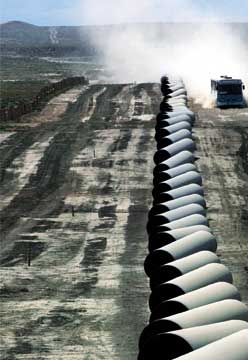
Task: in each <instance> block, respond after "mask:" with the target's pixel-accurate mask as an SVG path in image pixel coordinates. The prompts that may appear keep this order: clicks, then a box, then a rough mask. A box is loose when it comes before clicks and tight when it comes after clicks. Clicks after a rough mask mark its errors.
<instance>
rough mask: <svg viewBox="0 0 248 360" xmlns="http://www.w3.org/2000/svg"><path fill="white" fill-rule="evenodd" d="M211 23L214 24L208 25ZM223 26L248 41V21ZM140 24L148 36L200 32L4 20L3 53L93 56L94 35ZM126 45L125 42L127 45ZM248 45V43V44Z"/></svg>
mask: <svg viewBox="0 0 248 360" xmlns="http://www.w3.org/2000/svg"><path fill="white" fill-rule="evenodd" d="M206 26H210V27H211V25H206ZM223 26H225V27H227V28H228V29H230V30H231V31H232V32H233V33H237V34H238V36H239V38H241V39H242V40H244V41H245V42H246V43H247V44H248V41H247V40H248V24H247V23H235V24H224V25H223ZM132 27H134V28H137V27H138V28H139V30H141V31H144V34H145V35H146V36H148V37H150V38H151V37H152V36H154V37H160V38H161V39H166V38H169V39H170V40H177V39H178V38H180V39H185V41H187V40H188V38H189V36H191V35H192V33H196V34H197V31H198V28H199V24H196V23H195V24H183V23H171V24H169V23H166V24H163V23H159V24H132V25H113V26H111V25H108V26H54V27H52V26H36V25H33V24H28V23H25V22H21V21H11V22H8V23H5V24H0V47H1V52H2V54H17V55H27V56H66V55H70V56H73V55H75V56H91V55H94V54H96V53H97V52H96V49H95V48H94V45H93V44H92V38H94V37H96V36H98V35H99V34H101V36H103V37H104V39H108V37H109V35H110V34H111V33H112V32H113V31H114V32H123V31H125V30H126V29H130V28H132ZM123 46H124V45H123ZM247 48H248V45H247Z"/></svg>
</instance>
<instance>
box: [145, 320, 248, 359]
mask: <svg viewBox="0 0 248 360" xmlns="http://www.w3.org/2000/svg"><path fill="white" fill-rule="evenodd" d="M245 329H246V330H247V332H248V323H247V322H246V321H242V320H229V321H224V322H220V323H217V324H209V325H204V326H196V327H192V328H189V329H182V330H175V331H171V332H168V333H162V334H158V335H155V336H153V337H151V338H150V339H149V340H148V341H147V342H146V343H145V345H144V347H143V348H142V349H141V350H140V353H139V356H138V360H151V359H156V360H171V359H175V358H178V356H182V355H184V354H190V353H191V352H192V351H195V350H197V349H201V348H202V347H204V346H206V345H209V344H211V343H213V342H215V341H217V340H220V339H223V338H226V337H227V336H229V335H232V334H236V333H238V332H239V331H241V330H245ZM247 340H248V337H247ZM247 350H248V346H247ZM247 354H248V352H247ZM222 355H223V354H222ZM198 359H202V358H201V357H199V358H198ZM208 359H210V358H208ZM225 359H226V357H225Z"/></svg>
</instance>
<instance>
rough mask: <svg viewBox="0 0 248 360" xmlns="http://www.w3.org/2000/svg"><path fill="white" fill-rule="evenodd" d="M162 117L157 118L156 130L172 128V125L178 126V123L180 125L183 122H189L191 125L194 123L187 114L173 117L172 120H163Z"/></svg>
mask: <svg viewBox="0 0 248 360" xmlns="http://www.w3.org/2000/svg"><path fill="white" fill-rule="evenodd" d="M161 117H162V116H158V117H157V124H156V127H155V129H161V127H166V126H170V125H173V124H177V123H179V122H181V121H187V122H189V123H190V124H191V125H192V123H193V120H192V118H191V117H190V116H189V115H187V114H180V115H177V116H173V117H170V118H165V117H164V118H161Z"/></svg>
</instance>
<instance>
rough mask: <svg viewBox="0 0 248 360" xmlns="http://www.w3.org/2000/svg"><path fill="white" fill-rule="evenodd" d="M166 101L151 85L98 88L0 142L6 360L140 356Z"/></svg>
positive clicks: (45, 111)
mask: <svg viewBox="0 0 248 360" xmlns="http://www.w3.org/2000/svg"><path fill="white" fill-rule="evenodd" d="M159 101H160V94H159V88H158V86H156V85H153V84H141V85H137V86H133V85H106V86H105V85H95V86H91V87H89V88H84V89H82V94H81V95H80V96H79V98H78V101H77V102H74V103H72V104H71V105H70V106H69V107H68V108H67V111H66V112H64V114H63V115H62V114H61V113H60V118H56V119H53V121H46V122H43V121H40V120H42V119H43V117H44V113H47V111H48V108H46V109H45V110H44V111H43V113H42V114H41V115H40V119H39V118H37V117H36V118H35V119H33V118H32V119H30V121H31V124H30V123H28V119H25V126H24V124H23V128H22V127H21V128H19V129H17V131H16V132H15V133H13V134H12V135H11V136H9V134H8V136H7V135H6V136H5V138H4V137H3V138H2V140H3V142H2V143H1V145H0V152H1V154H0V155H1V156H0V157H1V159H2V161H1V184H2V186H1V199H2V200H3V202H2V207H1V222H2V237H1V241H2V255H1V277H2V283H3V285H2V289H1V297H2V299H1V300H2V306H1V311H2V322H1V351H2V356H3V358H4V359H25V360H26V359H70V358H73V359H134V358H135V357H136V353H137V340H138V336H139V333H140V331H141V329H142V328H143V327H144V325H145V323H146V321H147V318H148V308H147V299H148V286H147V280H146V278H145V275H144V273H143V261H144V258H145V255H146V246H147V244H146V242H147V238H146V233H145V224H146V218H147V211H148V207H149V206H150V204H151V187H152V168H153V163H152V153H153V152H154V147H155V143H154V140H153V135H154V120H153V118H154V115H153V114H155V113H156V111H157V108H158V104H159ZM50 118H51V116H50ZM34 124H35V127H33V126H34ZM30 125H31V126H30ZM73 215H74V216H73ZM28 258H31V266H30V267H28V265H27V262H28Z"/></svg>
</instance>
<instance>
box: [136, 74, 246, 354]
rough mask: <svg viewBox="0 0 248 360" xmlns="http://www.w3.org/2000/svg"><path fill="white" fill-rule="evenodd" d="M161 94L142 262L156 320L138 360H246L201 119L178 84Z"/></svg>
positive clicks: (240, 308) (241, 315)
mask: <svg viewBox="0 0 248 360" xmlns="http://www.w3.org/2000/svg"><path fill="white" fill-rule="evenodd" d="M161 91H162V94H163V95H164V98H163V99H162V102H161V104H160V112H159V114H158V115H157V117H156V124H155V131H156V133H155V140H156V141H157V151H156V149H154V152H155V154H154V163H155V167H154V170H153V175H154V178H153V185H154V188H153V190H152V196H153V206H152V207H151V209H150V211H149V213H148V223H147V233H148V238H149V240H148V251H149V253H148V255H147V257H146V259H145V261H144V269H145V272H146V274H147V276H148V277H149V281H150V288H151V293H150V297H149V308H150V311H151V315H150V319H149V323H148V325H147V326H146V327H145V328H144V330H143V331H142V333H141V335H140V339H139V349H140V351H139V355H138V360H153V359H157V360H160V359H161V360H166V359H168V360H169V359H179V360H191V359H192V360H196V359H197V360H199V359H201V360H209V359H211V360H223V359H225V360H248V322H247V321H248V308H247V307H246V306H245V305H244V304H243V303H242V302H241V297H240V294H239V291H238V290H237V288H236V287H235V286H233V285H232V282H233V278H232V274H231V272H230V270H229V269H228V268H227V267H226V266H225V265H223V264H221V262H220V258H219V257H218V256H217V255H216V254H215V252H216V250H217V241H216V238H215V237H214V235H213V234H212V231H211V229H210V227H209V224H208V219H207V205H206V202H205V199H204V189H203V186H202V177H201V174H200V173H199V172H198V171H197V167H196V165H195V161H196V160H197V157H196V156H195V150H196V146H195V142H194V137H193V133H192V126H193V125H194V120H195V114H194V113H193V112H192V111H191V110H189V109H188V107H187V92H186V89H185V86H184V84H183V82H182V81H181V80H180V79H173V80H171V79H170V78H168V76H163V77H162V78H161Z"/></svg>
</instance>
